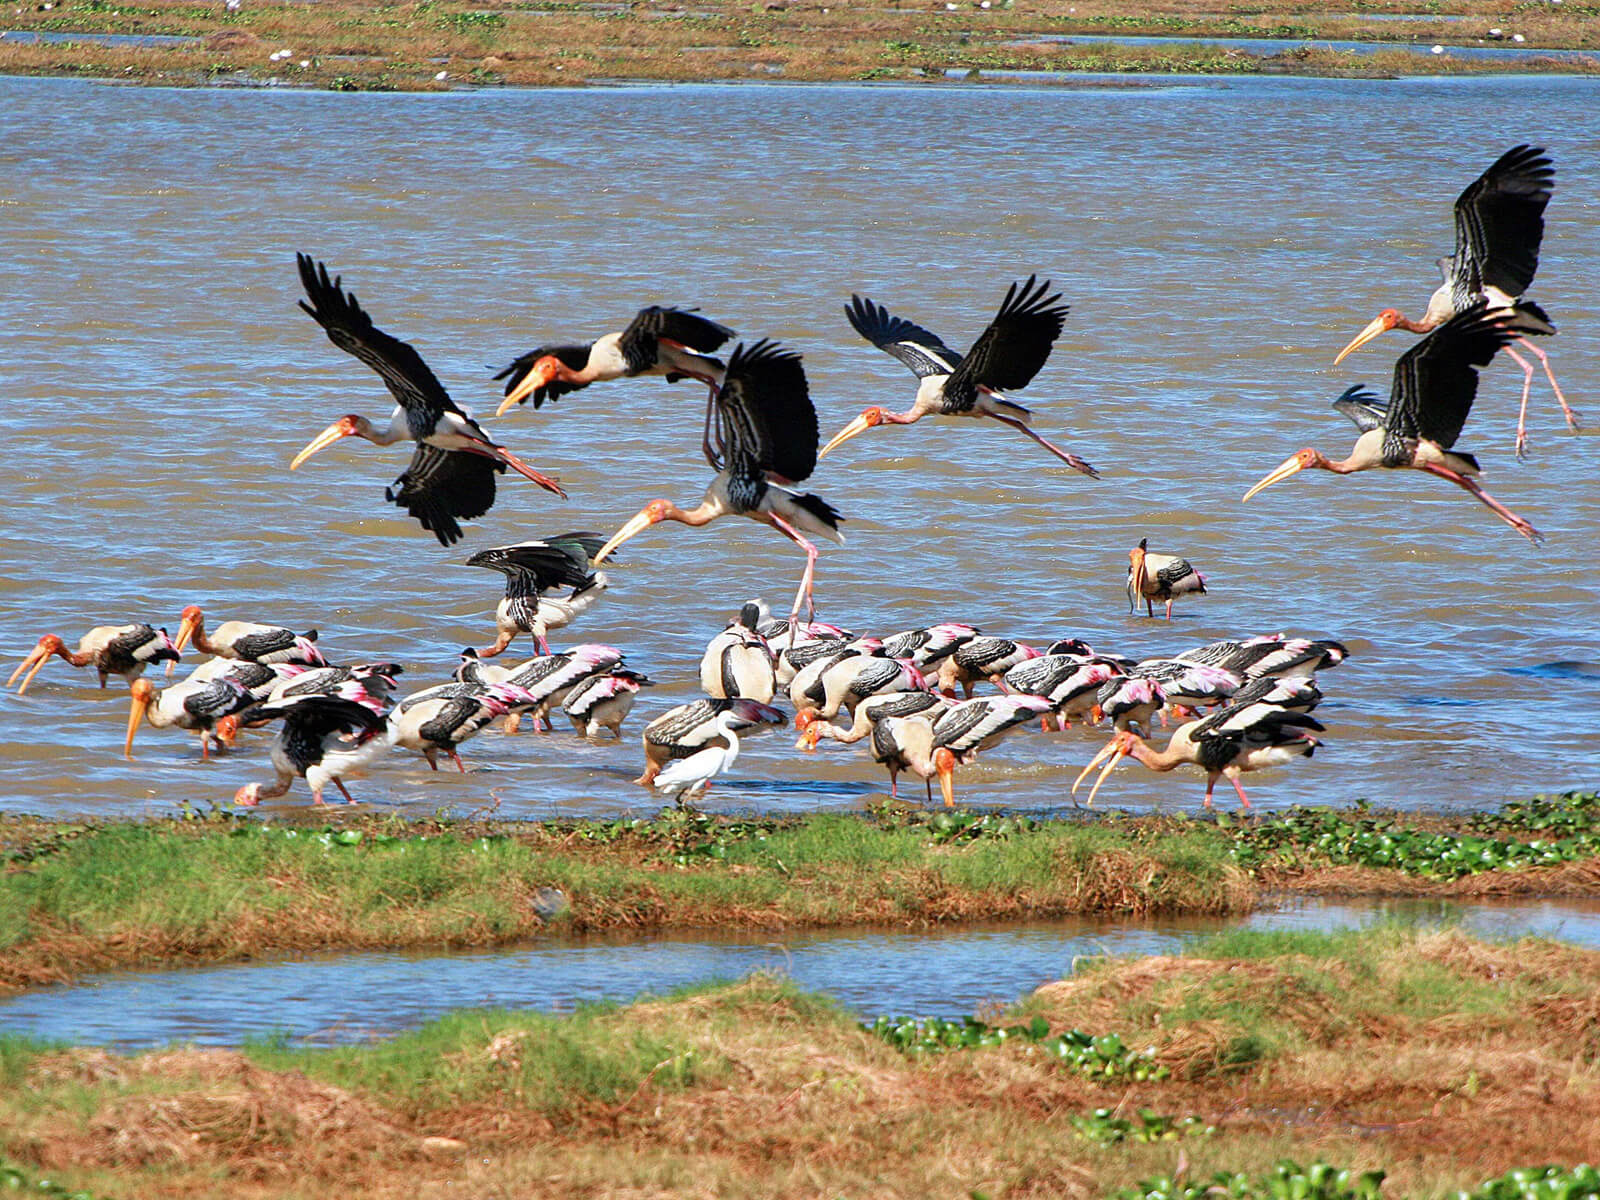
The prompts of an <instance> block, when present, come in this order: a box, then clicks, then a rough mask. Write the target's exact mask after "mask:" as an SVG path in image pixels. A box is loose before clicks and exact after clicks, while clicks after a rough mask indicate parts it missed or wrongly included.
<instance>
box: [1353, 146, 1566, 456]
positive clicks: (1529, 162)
mask: <svg viewBox="0 0 1600 1200" xmlns="http://www.w3.org/2000/svg"><path fill="white" fill-rule="evenodd" d="M1555 178H1556V170H1555V164H1554V163H1552V162H1551V161H1550V158H1549V156H1548V155H1547V154H1545V152H1544V150H1543V148H1542V147H1539V146H1526V145H1524V146H1513V147H1512V148H1511V149H1510V150H1507V151H1506V152H1505V153H1504V154H1502V155H1501V156H1500V157H1499V158H1497V159H1496V160H1495V161H1494V165H1492V166H1491V167H1490V168H1489V169H1488V170H1487V171H1485V172H1484V173H1483V174H1482V175H1480V176H1478V178H1476V179H1474V180H1473V181H1472V182H1471V183H1470V184H1468V185H1467V189H1466V191H1464V192H1462V193H1461V195H1459V196H1457V197H1456V210H1455V223H1456V249H1455V253H1454V254H1453V255H1451V256H1450V257H1449V258H1441V259H1440V260H1439V269H1440V272H1441V274H1443V276H1444V282H1443V283H1442V284H1440V285H1439V288H1438V290H1437V291H1435V292H1434V293H1433V295H1432V296H1430V297H1429V298H1428V307H1427V309H1426V311H1424V312H1423V314H1422V319H1421V320H1420V321H1412V320H1408V319H1407V318H1405V317H1403V316H1401V315H1400V312H1399V310H1398V309H1393V308H1386V309H1384V310H1383V311H1382V312H1381V313H1379V314H1378V315H1377V317H1375V318H1374V319H1373V321H1372V323H1371V324H1369V325H1368V326H1367V327H1366V328H1365V329H1363V330H1362V331H1361V332H1360V333H1358V334H1356V336H1355V338H1354V339H1353V340H1352V341H1351V342H1350V344H1349V345H1348V346H1346V347H1345V348H1344V349H1343V350H1341V351H1339V356H1338V357H1337V358H1335V359H1334V360H1333V361H1334V363H1335V364H1337V363H1340V362H1342V361H1344V356H1345V355H1347V354H1349V353H1350V352H1351V351H1352V350H1355V349H1356V348H1357V347H1360V346H1364V345H1366V344H1367V343H1368V342H1370V341H1371V340H1372V339H1373V338H1375V337H1377V336H1378V335H1379V334H1380V333H1383V332H1385V331H1387V330H1390V329H1405V330H1408V331H1409V332H1411V333H1427V332H1429V331H1430V330H1432V329H1435V328H1437V327H1438V326H1440V325H1442V324H1444V322H1446V321H1448V320H1449V319H1450V318H1451V317H1453V316H1456V315H1458V314H1460V313H1463V312H1466V311H1467V310H1468V309H1469V308H1471V307H1472V306H1473V305H1475V304H1478V303H1480V302H1482V303H1487V304H1488V306H1489V307H1490V308H1491V309H1498V308H1509V307H1510V306H1511V305H1512V304H1514V303H1515V302H1516V301H1517V300H1519V299H1521V298H1522V294H1523V293H1524V292H1526V291H1527V290H1528V287H1529V285H1530V284H1532V283H1533V276H1534V272H1536V271H1537V270H1538V269H1539V243H1540V242H1541V241H1543V239H1544V210H1545V205H1547V204H1549V203H1550V193H1551V190H1552V188H1553V187H1554V185H1555ZM1541 315H1543V314H1541ZM1548 332H1551V333H1553V332H1555V331H1554V329H1553V328H1552V329H1550V330H1549V331H1548ZM1516 341H1517V342H1518V343H1519V344H1520V345H1522V346H1523V347H1525V348H1526V349H1527V350H1528V352H1529V353H1530V354H1532V355H1533V356H1534V357H1535V358H1537V359H1538V360H1539V363H1540V365H1541V366H1543V367H1544V374H1545V378H1546V379H1548V380H1549V381H1550V388H1551V390H1552V391H1554V392H1555V394H1556V399H1557V400H1558V401H1559V402H1560V404H1561V411H1562V412H1563V413H1564V414H1566V418H1567V427H1568V428H1569V429H1573V430H1576V429H1577V428H1578V418H1577V415H1576V414H1575V413H1574V412H1573V411H1572V409H1571V407H1569V406H1568V404H1567V398H1566V397H1565V396H1563V395H1562V394H1561V387H1560V385H1559V384H1557V383H1556V377H1555V375H1554V374H1553V373H1552V372H1551V370H1550V360H1549V358H1548V357H1547V356H1546V355H1545V352H1544V351H1543V350H1541V349H1540V348H1539V347H1538V346H1536V345H1534V344H1533V343H1532V342H1530V341H1528V339H1527V338H1525V337H1521V336H1518V337H1517V338H1516ZM1506 353H1507V354H1509V355H1510V356H1511V357H1512V358H1513V359H1514V360H1516V363H1517V365H1518V366H1519V367H1521V368H1522V408H1521V409H1520V411H1519V412H1518V413H1517V457H1518V458H1523V457H1524V456H1525V455H1526V454H1527V450H1528V432H1527V418H1528V390H1529V388H1530V387H1532V385H1533V364H1531V363H1529V362H1528V361H1527V360H1526V359H1524V358H1523V357H1522V356H1521V355H1519V354H1518V353H1517V352H1516V351H1515V350H1513V349H1511V348H1510V347H1507V349H1506Z"/></svg>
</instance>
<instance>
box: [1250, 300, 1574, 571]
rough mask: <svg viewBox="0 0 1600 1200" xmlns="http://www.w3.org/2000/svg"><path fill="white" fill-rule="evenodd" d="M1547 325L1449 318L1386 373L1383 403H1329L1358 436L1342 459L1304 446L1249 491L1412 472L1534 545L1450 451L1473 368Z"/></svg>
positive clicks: (1489, 315) (1521, 317)
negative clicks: (1310, 475) (1296, 478)
mask: <svg viewBox="0 0 1600 1200" xmlns="http://www.w3.org/2000/svg"><path fill="white" fill-rule="evenodd" d="M1549 332H1551V329H1550V326H1549V325H1548V324H1546V323H1545V322H1544V321H1543V320H1541V319H1540V318H1539V316H1538V314H1537V312H1535V311H1534V310H1533V309H1532V308H1531V307H1530V306H1527V305H1522V304H1519V305H1517V306H1516V307H1515V308H1502V309H1490V310H1485V308H1484V307H1483V305H1482V304H1481V303H1480V304H1479V305H1478V306H1477V307H1475V308H1471V309H1468V310H1467V311H1466V312H1463V313H1459V314H1457V315H1456V316H1454V317H1451V318H1450V319H1449V320H1448V321H1446V322H1445V323H1444V324H1443V325H1440V326H1439V327H1438V328H1437V329H1435V330H1434V331H1433V332H1432V333H1430V334H1429V335H1428V336H1427V337H1425V338H1423V339H1422V340H1421V341H1420V342H1418V343H1417V344H1416V345H1415V346H1413V347H1411V349H1409V350H1407V351H1406V352H1405V353H1404V354H1402V355H1401V356H1400V361H1399V362H1397V363H1395V367H1394V385H1393V387H1392V388H1391V390H1390V393H1389V403H1388V405H1387V406H1386V405H1384V404H1383V402H1382V401H1380V400H1379V399H1378V397H1377V396H1376V395H1374V394H1373V393H1371V392H1368V391H1364V390H1362V389H1361V388H1360V387H1353V388H1350V389H1348V390H1347V391H1346V392H1345V393H1344V395H1342V396H1340V397H1339V399H1337V400H1335V401H1334V402H1333V406H1334V408H1336V409H1338V410H1339V411H1340V412H1342V413H1344V415H1345V416H1347V417H1349V418H1350V420H1351V421H1353V422H1354V423H1355V425H1356V428H1358V429H1359V430H1361V436H1360V437H1359V438H1357V439H1356V444H1355V449H1354V450H1352V451H1351V452H1350V457H1348V458H1344V459H1339V460H1330V459H1329V458H1327V456H1325V455H1323V454H1321V453H1319V452H1318V451H1316V450H1313V449H1311V448H1309V447H1307V448H1306V449H1304V450H1301V451H1300V452H1299V453H1297V454H1295V455H1294V456H1293V457H1292V458H1289V459H1286V460H1285V461H1284V462H1283V463H1281V464H1280V465H1279V466H1278V467H1277V468H1276V469H1274V470H1273V471H1272V472H1271V473H1270V474H1268V475H1267V476H1266V477H1265V478H1264V479H1262V480H1261V482H1259V483H1258V484H1256V485H1255V487H1253V488H1251V489H1250V490H1249V491H1248V492H1246V493H1245V495H1244V498H1245V499H1246V500H1248V499H1250V497H1252V496H1254V495H1255V494H1256V493H1257V492H1259V491H1260V490H1261V489H1262V488H1265V487H1269V486H1271V485H1272V484H1274V483H1281V482H1282V481H1283V480H1285V479H1288V478H1289V476H1291V475H1293V474H1295V472H1297V471H1302V470H1305V469H1306V468H1308V467H1320V468H1321V469H1322V470H1324V471H1332V472H1334V473H1335V474H1337V475H1349V474H1352V473H1354V472H1356V471H1365V470H1369V469H1370V468H1373V467H1414V468H1415V469H1417V470H1419V471H1426V472H1427V473H1428V474H1430V475H1437V476H1438V477H1439V478H1440V479H1446V480H1449V481H1450V482H1451V483H1453V484H1455V485H1456V486H1457V487H1460V488H1463V489H1465V490H1466V491H1467V492H1469V493H1471V494H1472V496H1473V498H1474V499H1476V500H1478V501H1479V502H1480V503H1482V504H1483V505H1485V506H1486V507H1487V508H1488V509H1489V510H1490V511H1492V512H1493V513H1494V515H1495V516H1497V517H1499V518H1500V519H1501V520H1502V521H1504V522H1505V523H1506V524H1507V525H1510V526H1511V528H1513V529H1515V530H1516V531H1517V532H1518V533H1520V534H1521V535H1522V536H1523V537H1525V538H1527V539H1528V540H1529V541H1531V542H1533V543H1534V544H1535V545H1537V544H1539V543H1541V542H1543V541H1544V535H1543V534H1542V533H1540V532H1539V531H1538V530H1537V529H1535V528H1534V527H1533V526H1532V525H1530V524H1529V523H1528V522H1527V521H1525V520H1523V519H1522V518H1521V517H1519V516H1517V514H1516V513H1514V512H1512V511H1511V510H1510V509H1508V508H1507V507H1505V505H1503V504H1501V503H1500V502H1499V501H1498V500H1496V499H1495V498H1494V497H1493V496H1491V495H1489V493H1488V492H1486V491H1484V490H1483V488H1482V487H1480V486H1479V485H1478V482H1477V480H1476V479H1475V478H1473V477H1474V476H1476V475H1477V474H1478V473H1479V467H1478V460H1477V459H1475V458H1473V457H1472V455H1470V454H1463V453H1460V452H1457V451H1452V449H1451V447H1452V446H1454V445H1455V444H1456V438H1457V437H1459V436H1460V434H1461V427H1462V426H1463V425H1465V424H1466V421H1467V415H1468V414H1469V413H1470V412H1471V411H1472V401H1473V399H1474V397H1476V395H1477V393H1478V371H1477V368H1479V367H1484V366H1487V365H1488V364H1489V360H1490V359H1492V358H1493V357H1494V354H1495V351H1496V350H1499V349H1500V348H1501V347H1503V346H1505V345H1507V344H1508V343H1510V342H1512V341H1514V340H1516V339H1517V338H1518V337H1520V336H1522V335H1523V334H1525V333H1535V334H1539V333H1549Z"/></svg>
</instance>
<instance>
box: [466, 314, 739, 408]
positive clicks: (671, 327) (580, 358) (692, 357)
mask: <svg viewBox="0 0 1600 1200" xmlns="http://www.w3.org/2000/svg"><path fill="white" fill-rule="evenodd" d="M733 336H734V334H733V330H731V329H729V328H728V327H727V326H726V325H719V324H717V323H716V322H715V321H713V320H711V319H709V318H707V317H702V316H701V315H700V313H699V311H698V310H696V309H692V308H662V307H661V306H660V305H655V304H652V305H651V306H650V307H649V308H641V309H640V310H639V312H638V313H637V314H636V315H635V316H634V318H633V320H632V321H630V322H628V327H627V328H626V329H623V330H621V331H620V332H617V333H608V334H606V335H605V336H604V337H602V338H599V339H597V340H595V341H593V342H590V343H589V344H588V345H562V346H540V347H539V348H538V349H537V350H530V351H528V352H527V353H526V354H524V355H521V356H520V357H519V358H517V359H516V360H515V361H513V362H512V364H511V365H510V366H508V367H507V368H506V369H505V370H503V371H501V372H500V373H499V374H498V375H496V376H495V378H496V379H504V380H505V381H506V391H505V396H506V398H505V399H504V400H502V401H501V402H500V407H499V409H498V410H496V412H495V414H494V415H495V416H497V417H499V416H504V415H505V412H506V410H507V409H509V408H511V407H512V406H513V405H516V404H522V403H525V402H526V401H527V399H528V397H530V396H531V397H533V406H534V408H538V407H540V406H541V405H542V404H544V402H545V401H546V400H556V399H559V398H560V397H562V396H565V395H566V394H567V393H568V392H575V391H577V390H578V389H579V388H586V387H588V386H589V385H590V384H591V383H602V382H606V381H609V380H612V379H631V378H633V377H634V376H635V375H665V376H666V377H667V382H669V383H672V382H675V381H677V380H678V379H685V378H687V379H698V380H700V382H701V383H704V384H706V385H707V386H708V387H710V389H711V392H712V394H713V395H715V393H716V390H717V388H719V387H720V386H722V372H723V371H724V369H725V367H724V365H723V363H722V361H721V360H720V359H717V358H713V357H712V351H714V350H718V349H721V347H722V345H723V343H724V342H726V341H728V339H729V338H731V337H733Z"/></svg>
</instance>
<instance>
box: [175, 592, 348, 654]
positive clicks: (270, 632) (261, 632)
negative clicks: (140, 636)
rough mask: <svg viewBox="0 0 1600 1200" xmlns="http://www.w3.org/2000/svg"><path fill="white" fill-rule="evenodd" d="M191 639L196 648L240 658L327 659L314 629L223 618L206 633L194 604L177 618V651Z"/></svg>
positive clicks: (201, 615) (204, 623) (201, 617)
mask: <svg viewBox="0 0 1600 1200" xmlns="http://www.w3.org/2000/svg"><path fill="white" fill-rule="evenodd" d="M191 641H193V642H194V645H195V649H196V650H201V651H204V652H205V653H207V654H215V655H216V656H217V657H218V658H231V659H236V660H238V661H240V662H253V663H298V664H300V665H301V666H308V667H323V666H327V662H328V660H327V659H325V658H323V657H322V651H321V650H319V649H318V648H317V631H316V630H315V629H308V630H306V632H305V633H296V632H295V631H294V630H292V629H284V628H281V627H279V626H276V625H258V624H256V623H255V622H254V621H224V622H223V623H222V624H221V625H218V626H217V627H216V629H215V630H213V631H211V632H210V633H209V634H208V633H207V632H206V615H205V613H204V612H202V611H201V609H200V606H199V605H198V604H191V605H189V607H187V608H185V609H184V610H183V614H182V616H181V617H180V618H179V620H178V643H177V648H178V650H179V651H180V652H181V651H182V650H183V648H184V647H185V646H187V645H188V644H189V643H190V642H191Z"/></svg>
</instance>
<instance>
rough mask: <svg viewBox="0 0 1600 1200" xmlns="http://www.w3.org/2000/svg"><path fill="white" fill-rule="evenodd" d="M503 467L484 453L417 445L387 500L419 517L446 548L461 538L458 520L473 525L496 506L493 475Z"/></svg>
mask: <svg viewBox="0 0 1600 1200" xmlns="http://www.w3.org/2000/svg"><path fill="white" fill-rule="evenodd" d="M505 469H506V468H505V464H504V463H499V462H496V461H495V460H494V459H492V458H485V457H484V456H483V455H481V454H468V453H466V452H464V451H460V450H441V449H439V448H438V447H437V446H429V445H427V444H426V443H419V444H418V446H417V452H416V453H415V454H413V455H412V456H411V464H410V465H409V466H408V467H406V469H405V473H404V474H403V475H401V476H400V478H399V479H396V480H395V481H394V486H393V487H390V488H388V489H387V490H385V492H384V493H383V494H384V498H385V499H387V500H389V501H390V502H391V503H394V504H398V505H399V506H400V507H401V508H403V509H405V510H406V511H407V512H408V513H410V514H411V515H412V516H413V517H415V518H416V519H417V520H418V521H419V522H420V523H421V524H422V527H423V528H424V529H426V530H429V531H430V532H431V533H432V534H433V536H434V537H436V538H438V539H439V544H440V545H442V546H451V545H454V544H455V543H456V542H458V541H460V540H461V526H460V525H458V524H456V521H457V519H458V518H459V519H461V520H467V521H470V520H471V519H472V518H473V517H481V516H483V514H484V513H486V512H488V511H489V509H490V508H492V507H493V506H494V476H495V472H496V471H504V470H505Z"/></svg>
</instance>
